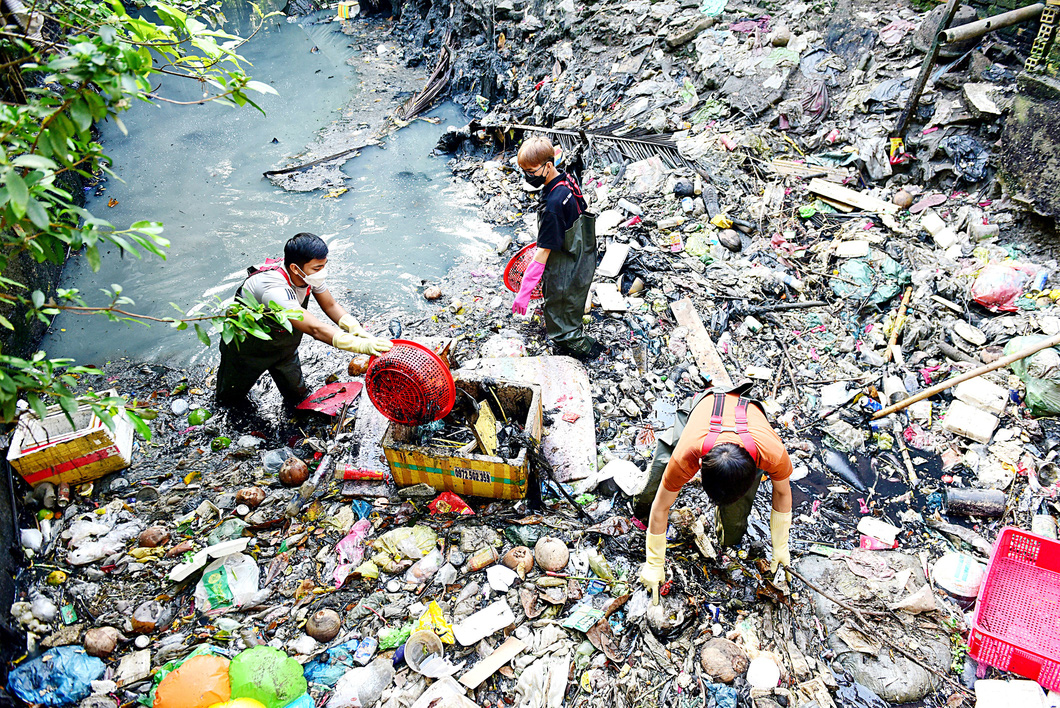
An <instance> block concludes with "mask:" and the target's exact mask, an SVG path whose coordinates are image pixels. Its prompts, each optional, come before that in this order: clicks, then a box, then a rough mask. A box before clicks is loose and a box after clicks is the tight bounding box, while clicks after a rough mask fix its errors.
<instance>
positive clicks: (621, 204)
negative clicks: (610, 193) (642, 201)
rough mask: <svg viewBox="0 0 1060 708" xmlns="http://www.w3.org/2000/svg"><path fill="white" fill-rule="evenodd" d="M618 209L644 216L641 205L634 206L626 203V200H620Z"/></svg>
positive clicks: (631, 203)
mask: <svg viewBox="0 0 1060 708" xmlns="http://www.w3.org/2000/svg"><path fill="white" fill-rule="evenodd" d="M618 208H619V209H625V210H626V211H628V212H629V213H630V214H635V215H637V216H644V209H642V208H641V207H640V205H639V204H634V203H633V202H630V201H626V200H625V199H619V200H618Z"/></svg>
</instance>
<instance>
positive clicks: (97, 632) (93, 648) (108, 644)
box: [85, 627, 121, 659]
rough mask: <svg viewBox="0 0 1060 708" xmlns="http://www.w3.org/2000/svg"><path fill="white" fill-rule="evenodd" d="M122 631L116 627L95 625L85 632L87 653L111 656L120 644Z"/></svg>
mask: <svg viewBox="0 0 1060 708" xmlns="http://www.w3.org/2000/svg"><path fill="white" fill-rule="evenodd" d="M120 637H121V632H119V631H118V630H116V629H114V627H95V628H93V629H90V630H88V631H87V632H85V653H86V654H88V655H89V656H95V657H99V658H101V659H102V658H104V657H108V656H110V655H111V654H112V653H113V652H114V649H115V648H116V647H117V646H118V639H119V638H120Z"/></svg>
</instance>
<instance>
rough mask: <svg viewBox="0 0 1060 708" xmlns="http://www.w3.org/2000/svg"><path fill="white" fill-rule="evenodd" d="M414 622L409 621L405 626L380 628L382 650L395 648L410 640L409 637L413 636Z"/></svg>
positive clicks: (380, 646)
mask: <svg viewBox="0 0 1060 708" xmlns="http://www.w3.org/2000/svg"><path fill="white" fill-rule="evenodd" d="M413 626H414V623H413V622H409V623H408V624H406V625H405V626H404V627H387V628H386V629H383V630H380V632H379V648H380V649H382V650H384V651H385V650H387V649H393V648H394V647H399V646H401V645H402V644H404V643H405V642H406V641H408V638H409V637H410V636H412V627H413Z"/></svg>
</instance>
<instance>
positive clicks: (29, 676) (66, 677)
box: [7, 646, 107, 706]
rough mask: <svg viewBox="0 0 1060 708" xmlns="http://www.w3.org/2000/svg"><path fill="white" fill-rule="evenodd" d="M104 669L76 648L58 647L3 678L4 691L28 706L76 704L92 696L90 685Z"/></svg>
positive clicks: (105, 666) (105, 667)
mask: <svg viewBox="0 0 1060 708" xmlns="http://www.w3.org/2000/svg"><path fill="white" fill-rule="evenodd" d="M106 669H107V665H106V664H104V663H103V662H102V661H100V660H99V659H97V658H96V657H94V656H89V655H88V654H86V653H85V650H84V649H82V648H81V647H80V646H65V647H58V648H56V649H51V650H49V651H46V652H44V653H43V654H41V655H40V656H38V657H37V658H36V659H33V660H31V661H27V662H26V663H24V664H22V665H20V666H19V667H18V668H16V669H14V670H13V671H12V672H11V673H10V674H8V676H7V689H8V690H9V691H11V692H12V693H14V694H15V695H16V696H18V697H19V698H21V699H22V700H23V701H25V702H26V703H29V704H39V705H45V706H61V705H66V704H71V703H77V702H78V701H80V700H81V699H82V698H86V697H87V696H88V695H89V694H90V693H91V692H92V682H93V681H95V680H97V679H99V678H100V677H102V676H103V672H104V671H106Z"/></svg>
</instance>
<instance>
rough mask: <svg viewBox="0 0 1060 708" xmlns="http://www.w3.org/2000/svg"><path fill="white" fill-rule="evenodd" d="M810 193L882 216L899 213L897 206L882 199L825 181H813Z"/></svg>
mask: <svg viewBox="0 0 1060 708" xmlns="http://www.w3.org/2000/svg"><path fill="white" fill-rule="evenodd" d="M810 191H811V192H813V193H814V194H820V195H821V196H822V197H828V198H829V199H834V200H836V201H837V202H842V203H843V204H849V205H850V206H852V207H856V208H858V209H862V210H864V211H874V212H879V213H881V214H894V213H895V212H897V211H898V205H897V204H891V203H890V202H885V201H883V200H882V199H877V198H876V197H870V196H869V195H867V194H862V193H861V192H855V191H854V190H853V189H847V188H846V187H842V186H840V185H838V184H834V183H832V182H828V181H826V180H823V179H811V180H810Z"/></svg>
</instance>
